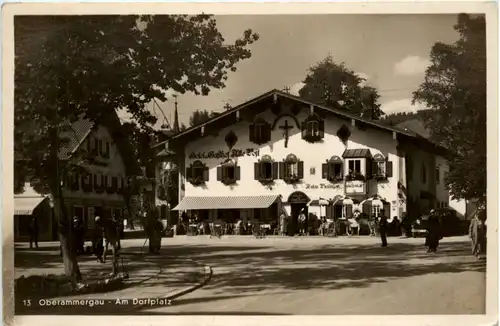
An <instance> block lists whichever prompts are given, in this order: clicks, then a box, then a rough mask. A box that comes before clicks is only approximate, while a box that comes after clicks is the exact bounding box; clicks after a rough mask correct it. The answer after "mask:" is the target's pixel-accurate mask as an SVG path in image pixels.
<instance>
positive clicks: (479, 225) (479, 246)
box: [469, 210, 486, 259]
mask: <svg viewBox="0 0 500 326" xmlns="http://www.w3.org/2000/svg"><path fill="white" fill-rule="evenodd" d="M483 215H484V214H483V212H481V211H480V210H477V211H476V213H475V214H474V217H473V218H472V220H471V222H470V225H469V238H470V239H471V241H472V254H473V255H474V256H476V258H477V259H479V258H480V255H481V254H482V253H483V252H484V250H485V244H486V225H485V220H486V219H485V217H484V216H483Z"/></svg>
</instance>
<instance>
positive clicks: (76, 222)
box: [73, 216, 85, 255]
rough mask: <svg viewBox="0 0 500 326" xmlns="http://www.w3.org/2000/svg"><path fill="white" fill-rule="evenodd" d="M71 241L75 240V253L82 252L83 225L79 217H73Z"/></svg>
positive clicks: (83, 239)
mask: <svg viewBox="0 0 500 326" xmlns="http://www.w3.org/2000/svg"><path fill="white" fill-rule="evenodd" d="M73 235H74V238H73V241H74V242H75V246H74V248H75V253H76V254H77V255H78V254H83V253H84V252H85V250H84V244H85V226H84V225H83V221H82V219H81V218H80V217H78V216H75V217H73Z"/></svg>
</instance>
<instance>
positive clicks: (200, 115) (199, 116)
mask: <svg viewBox="0 0 500 326" xmlns="http://www.w3.org/2000/svg"><path fill="white" fill-rule="evenodd" d="M217 115H218V113H217V112H214V111H210V112H209V111H208V110H196V111H194V112H193V113H192V114H191V116H190V117H189V126H190V127H194V126H197V125H200V124H202V123H203V122H205V121H208V120H209V119H212V118H213V117H215V116H217Z"/></svg>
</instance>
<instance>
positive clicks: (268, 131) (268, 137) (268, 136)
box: [264, 123, 271, 142]
mask: <svg viewBox="0 0 500 326" xmlns="http://www.w3.org/2000/svg"><path fill="white" fill-rule="evenodd" d="M264 130H265V135H266V142H268V141H271V125H270V124H269V123H265V124H264Z"/></svg>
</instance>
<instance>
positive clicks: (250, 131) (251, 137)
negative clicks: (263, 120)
mask: <svg viewBox="0 0 500 326" xmlns="http://www.w3.org/2000/svg"><path fill="white" fill-rule="evenodd" d="M248 135H249V140H250V141H251V142H252V143H254V142H255V125H254V124H253V123H252V124H250V125H249V126H248Z"/></svg>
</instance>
